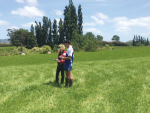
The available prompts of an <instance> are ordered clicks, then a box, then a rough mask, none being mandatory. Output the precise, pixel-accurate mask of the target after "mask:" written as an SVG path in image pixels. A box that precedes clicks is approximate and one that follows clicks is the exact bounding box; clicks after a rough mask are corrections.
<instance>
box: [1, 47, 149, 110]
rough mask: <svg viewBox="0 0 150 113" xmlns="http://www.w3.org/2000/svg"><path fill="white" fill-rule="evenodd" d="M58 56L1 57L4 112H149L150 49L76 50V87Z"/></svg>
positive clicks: (74, 68)
mask: <svg viewBox="0 0 150 113" xmlns="http://www.w3.org/2000/svg"><path fill="white" fill-rule="evenodd" d="M53 58H57V54H50V55H48V54H44V55H42V54H40V55H26V56H20V55H19V56H8V57H0V112H1V113H149V112H150V47H130V50H129V47H117V49H116V50H104V51H99V52H75V59H74V64H73V77H74V84H73V87H72V88H64V87H63V86H64V85H56V84H55V83H54V81H55V73H56V66H57V64H56V62H54V61H52V60H50V59H53Z"/></svg>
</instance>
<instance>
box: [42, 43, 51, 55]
mask: <svg viewBox="0 0 150 113" xmlns="http://www.w3.org/2000/svg"><path fill="white" fill-rule="evenodd" d="M42 51H43V54H45V53H48V52H49V51H50V52H51V51H52V49H51V47H49V46H48V45H44V46H42Z"/></svg>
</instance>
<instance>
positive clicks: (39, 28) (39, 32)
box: [35, 21, 42, 47]
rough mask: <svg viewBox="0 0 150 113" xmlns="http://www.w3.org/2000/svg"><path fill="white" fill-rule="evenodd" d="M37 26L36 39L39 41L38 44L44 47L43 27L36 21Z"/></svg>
mask: <svg viewBox="0 0 150 113" xmlns="http://www.w3.org/2000/svg"><path fill="white" fill-rule="evenodd" d="M35 23H36V26H35V32H36V39H37V43H38V46H39V47H41V46H42V26H41V22H39V24H38V23H37V22H36V21H35Z"/></svg>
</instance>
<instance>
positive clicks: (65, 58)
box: [62, 56, 71, 60]
mask: <svg viewBox="0 0 150 113" xmlns="http://www.w3.org/2000/svg"><path fill="white" fill-rule="evenodd" d="M62 59H64V60H70V59H71V56H68V57H62Z"/></svg>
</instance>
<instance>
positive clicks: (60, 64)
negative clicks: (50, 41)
mask: <svg viewBox="0 0 150 113" xmlns="http://www.w3.org/2000/svg"><path fill="white" fill-rule="evenodd" d="M58 48H59V49H58V51H59V52H58V59H56V60H57V62H58V63H57V64H58V65H57V70H56V83H59V72H60V71H61V84H63V83H64V63H65V60H62V59H61V57H65V56H66V51H65V46H64V45H63V44H60V45H59V46H58Z"/></svg>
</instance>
